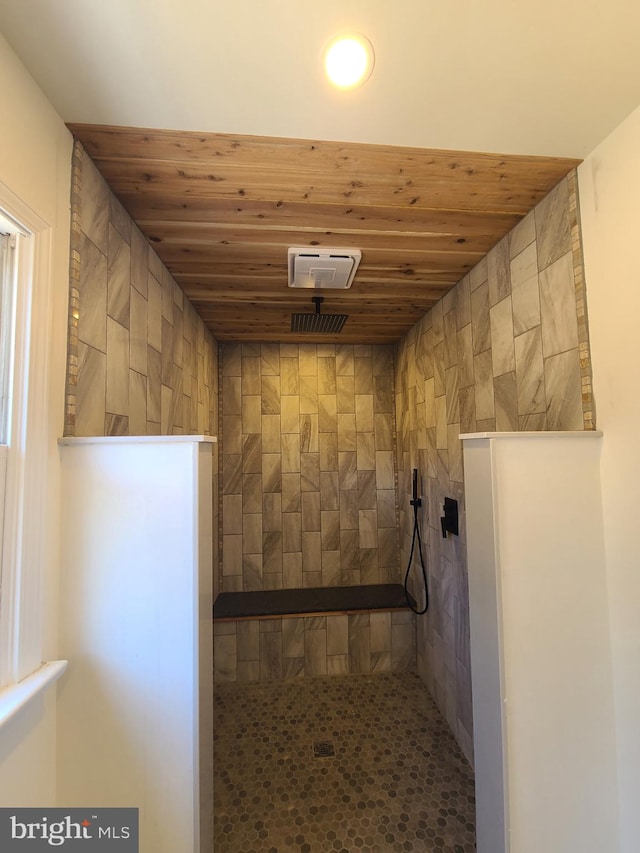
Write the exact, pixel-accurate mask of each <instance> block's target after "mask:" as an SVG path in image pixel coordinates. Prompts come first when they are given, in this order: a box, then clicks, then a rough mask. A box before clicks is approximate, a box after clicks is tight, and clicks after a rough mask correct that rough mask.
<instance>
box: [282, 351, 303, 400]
mask: <svg viewBox="0 0 640 853" xmlns="http://www.w3.org/2000/svg"><path fill="white" fill-rule="evenodd" d="M299 364H300V363H299V360H298V357H297V356H296V357H295V358H284V357H283V356H282V354H281V356H280V388H281V393H282V394H286V395H287V396H294V397H297V396H298V395H299V394H300V381H299V378H300V374H299Z"/></svg>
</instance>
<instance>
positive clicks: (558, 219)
mask: <svg viewBox="0 0 640 853" xmlns="http://www.w3.org/2000/svg"><path fill="white" fill-rule="evenodd" d="M534 214H535V220H536V236H537V248H538V268H539V269H540V270H543V269H545V268H546V267H548V266H549V264H552V263H553V262H554V261H557V260H558V259H559V258H560V257H562V255H565V254H566V253H567V252H570V251H571V225H570V222H569V190H568V184H567V180H566V178H565V179H563V180H562V181H560V183H559V184H557V186H555V187H554V189H552V190H551V192H550V193H549V194H548V195H547V196H546V197H545V198H543V199H542V201H541V202H540V203H539V204H538V205H537V207H536V208H535V211H534Z"/></svg>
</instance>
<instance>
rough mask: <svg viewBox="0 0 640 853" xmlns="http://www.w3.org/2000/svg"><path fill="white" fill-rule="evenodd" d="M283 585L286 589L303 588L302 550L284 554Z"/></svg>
mask: <svg viewBox="0 0 640 853" xmlns="http://www.w3.org/2000/svg"><path fill="white" fill-rule="evenodd" d="M282 585H283V586H284V587H285V588H286V589H302V552H300V553H291V554H287V553H283V554H282Z"/></svg>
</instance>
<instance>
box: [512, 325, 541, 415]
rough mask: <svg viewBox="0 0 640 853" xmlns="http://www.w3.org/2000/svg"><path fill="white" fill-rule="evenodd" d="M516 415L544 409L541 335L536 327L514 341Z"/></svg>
mask: <svg viewBox="0 0 640 853" xmlns="http://www.w3.org/2000/svg"><path fill="white" fill-rule="evenodd" d="M515 354H516V386H517V391H518V415H529V414H532V413H533V412H544V411H545V409H546V401H545V383H544V364H543V360H542V335H541V331H540V327H539V326H536V327H535V328H534V329H531V330H530V331H528V332H524V334H522V335H518V337H517V338H516V339H515Z"/></svg>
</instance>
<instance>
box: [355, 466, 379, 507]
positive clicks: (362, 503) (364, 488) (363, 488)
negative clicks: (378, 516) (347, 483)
mask: <svg viewBox="0 0 640 853" xmlns="http://www.w3.org/2000/svg"><path fill="white" fill-rule="evenodd" d="M376 505H377V498H376V472H375V471H358V509H375V508H376Z"/></svg>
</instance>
